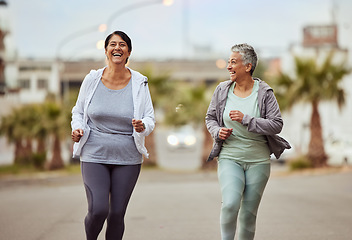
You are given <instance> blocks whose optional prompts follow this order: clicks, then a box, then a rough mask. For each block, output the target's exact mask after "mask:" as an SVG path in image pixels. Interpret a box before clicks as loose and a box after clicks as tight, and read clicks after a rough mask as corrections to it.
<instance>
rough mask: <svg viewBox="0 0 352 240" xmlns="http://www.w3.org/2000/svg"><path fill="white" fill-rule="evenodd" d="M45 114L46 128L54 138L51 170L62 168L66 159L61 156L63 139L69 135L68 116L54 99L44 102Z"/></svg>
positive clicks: (49, 167) (49, 166)
mask: <svg viewBox="0 0 352 240" xmlns="http://www.w3.org/2000/svg"><path fill="white" fill-rule="evenodd" d="M44 109H45V111H44V113H45V115H44V116H43V118H44V121H45V125H46V129H47V130H48V132H49V134H50V135H51V136H52V139H53V146H52V157H51V159H50V161H49V164H48V169H49V170H55V169H60V168H63V167H64V161H63V159H62V156H61V139H63V138H65V137H66V136H68V135H69V127H68V118H67V114H66V112H65V111H64V110H63V107H61V106H60V104H59V103H57V102H54V101H47V102H46V103H44Z"/></svg>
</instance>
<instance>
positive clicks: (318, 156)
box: [308, 100, 327, 167]
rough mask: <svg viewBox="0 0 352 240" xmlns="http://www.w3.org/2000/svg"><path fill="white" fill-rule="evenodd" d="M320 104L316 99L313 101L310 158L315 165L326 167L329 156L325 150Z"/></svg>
mask: <svg viewBox="0 0 352 240" xmlns="http://www.w3.org/2000/svg"><path fill="white" fill-rule="evenodd" d="M318 105H319V102H318V101H316V100H315V101H313V102H312V116H311V120H310V142H309V150H308V158H309V160H310V161H311V163H312V165H313V167H324V166H326V165H327V156H326V154H325V150H324V140H323V134H322V128H321V123H320V115H319V110H318Z"/></svg>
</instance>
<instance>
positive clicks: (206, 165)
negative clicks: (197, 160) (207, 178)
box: [202, 124, 217, 169]
mask: <svg viewBox="0 0 352 240" xmlns="http://www.w3.org/2000/svg"><path fill="white" fill-rule="evenodd" d="M203 132H204V142H203V154H202V169H216V167H217V161H216V160H213V161H210V162H207V159H208V156H209V153H210V151H211V149H212V148H213V138H212V137H211V135H210V133H209V132H208V129H207V127H206V125H205V124H204V127H203Z"/></svg>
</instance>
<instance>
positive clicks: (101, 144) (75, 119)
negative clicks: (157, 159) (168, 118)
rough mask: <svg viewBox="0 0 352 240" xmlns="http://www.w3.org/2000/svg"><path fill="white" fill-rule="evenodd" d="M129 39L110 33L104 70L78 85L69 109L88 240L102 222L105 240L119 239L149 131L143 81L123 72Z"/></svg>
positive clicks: (148, 107)
mask: <svg viewBox="0 0 352 240" xmlns="http://www.w3.org/2000/svg"><path fill="white" fill-rule="evenodd" d="M131 51H132V43H131V39H130V38H129V37H128V36H127V34H125V33H124V32H121V31H115V32H113V33H111V34H110V35H109V36H107V38H106V40H105V55H106V58H107V61H108V64H107V66H105V67H104V68H102V69H99V70H92V71H91V72H90V73H89V74H88V75H87V76H86V77H85V78H84V80H83V82H82V85H81V88H80V91H79V95H78V99H77V102H76V105H75V106H74V107H73V109H72V122H71V126H72V140H73V141H74V142H75V144H74V150H73V155H74V157H79V158H80V160H81V170H82V177H83V181H84V186H85V189H86V195H87V201H88V214H87V215H86V217H85V230H86V236H87V240H96V239H97V238H98V235H99V233H100V232H101V230H102V227H103V225H104V222H105V220H107V228H106V234H105V235H106V239H107V240H118V239H122V237H123V233H124V228H125V226H124V216H125V212H126V208H127V205H128V202H129V199H130V197H131V194H132V192H133V189H134V187H135V184H136V182H137V179H138V176H139V173H140V169H141V164H142V160H143V158H142V155H144V156H145V157H148V152H147V149H146V148H145V146H144V138H145V136H148V135H149V134H150V133H151V132H152V131H153V129H154V126H155V120H154V109H153V105H152V100H151V96H150V92H149V88H148V81H147V78H146V77H145V76H143V75H142V74H140V73H139V72H136V71H133V70H132V69H130V68H128V67H126V63H127V61H128V58H129V57H130V55H131Z"/></svg>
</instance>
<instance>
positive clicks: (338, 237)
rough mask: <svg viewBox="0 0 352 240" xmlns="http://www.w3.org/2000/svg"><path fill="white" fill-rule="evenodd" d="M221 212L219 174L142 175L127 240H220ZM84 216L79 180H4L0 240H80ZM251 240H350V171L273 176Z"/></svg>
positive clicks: (46, 177)
mask: <svg viewBox="0 0 352 240" xmlns="http://www.w3.org/2000/svg"><path fill="white" fill-rule="evenodd" d="M220 205H221V199H220V190H219V186H218V182H217V177H216V172H171V171H158V170H151V169H143V170H142V173H141V177H140V179H139V182H138V183H137V186H136V189H135V191H134V193H133V196H132V199H131V201H130V205H129V208H128V211H127V215H126V232H125V238H124V239H125V240H216V239H220V233H219V210H220ZM86 208H87V204H86V199H85V192H84V188H83V185H82V181H81V178H80V176H79V175H73V176H72V175H70V176H62V175H55V174H49V175H48V174H43V175H37V176H35V177H29V178H1V179H0V239H1V240H71V239H74V240H79V239H82V240H83V239H85V238H84V229H83V218H84V216H85V213H86ZM103 239H104V236H103V234H101V236H100V238H99V240H103ZM255 239H257V240H325V239H326V240H350V239H352V171H351V170H350V169H349V170H345V171H339V172H336V171H333V172H331V171H323V172H322V171H320V172H314V173H311V172H309V173H300V174H285V173H283V172H281V171H277V170H274V171H273V174H272V177H271V179H270V180H269V183H268V185H267V189H266V191H265V193H264V197H263V200H262V203H261V206H260V209H259V215H258V221H257V234H256V238H255Z"/></svg>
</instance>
